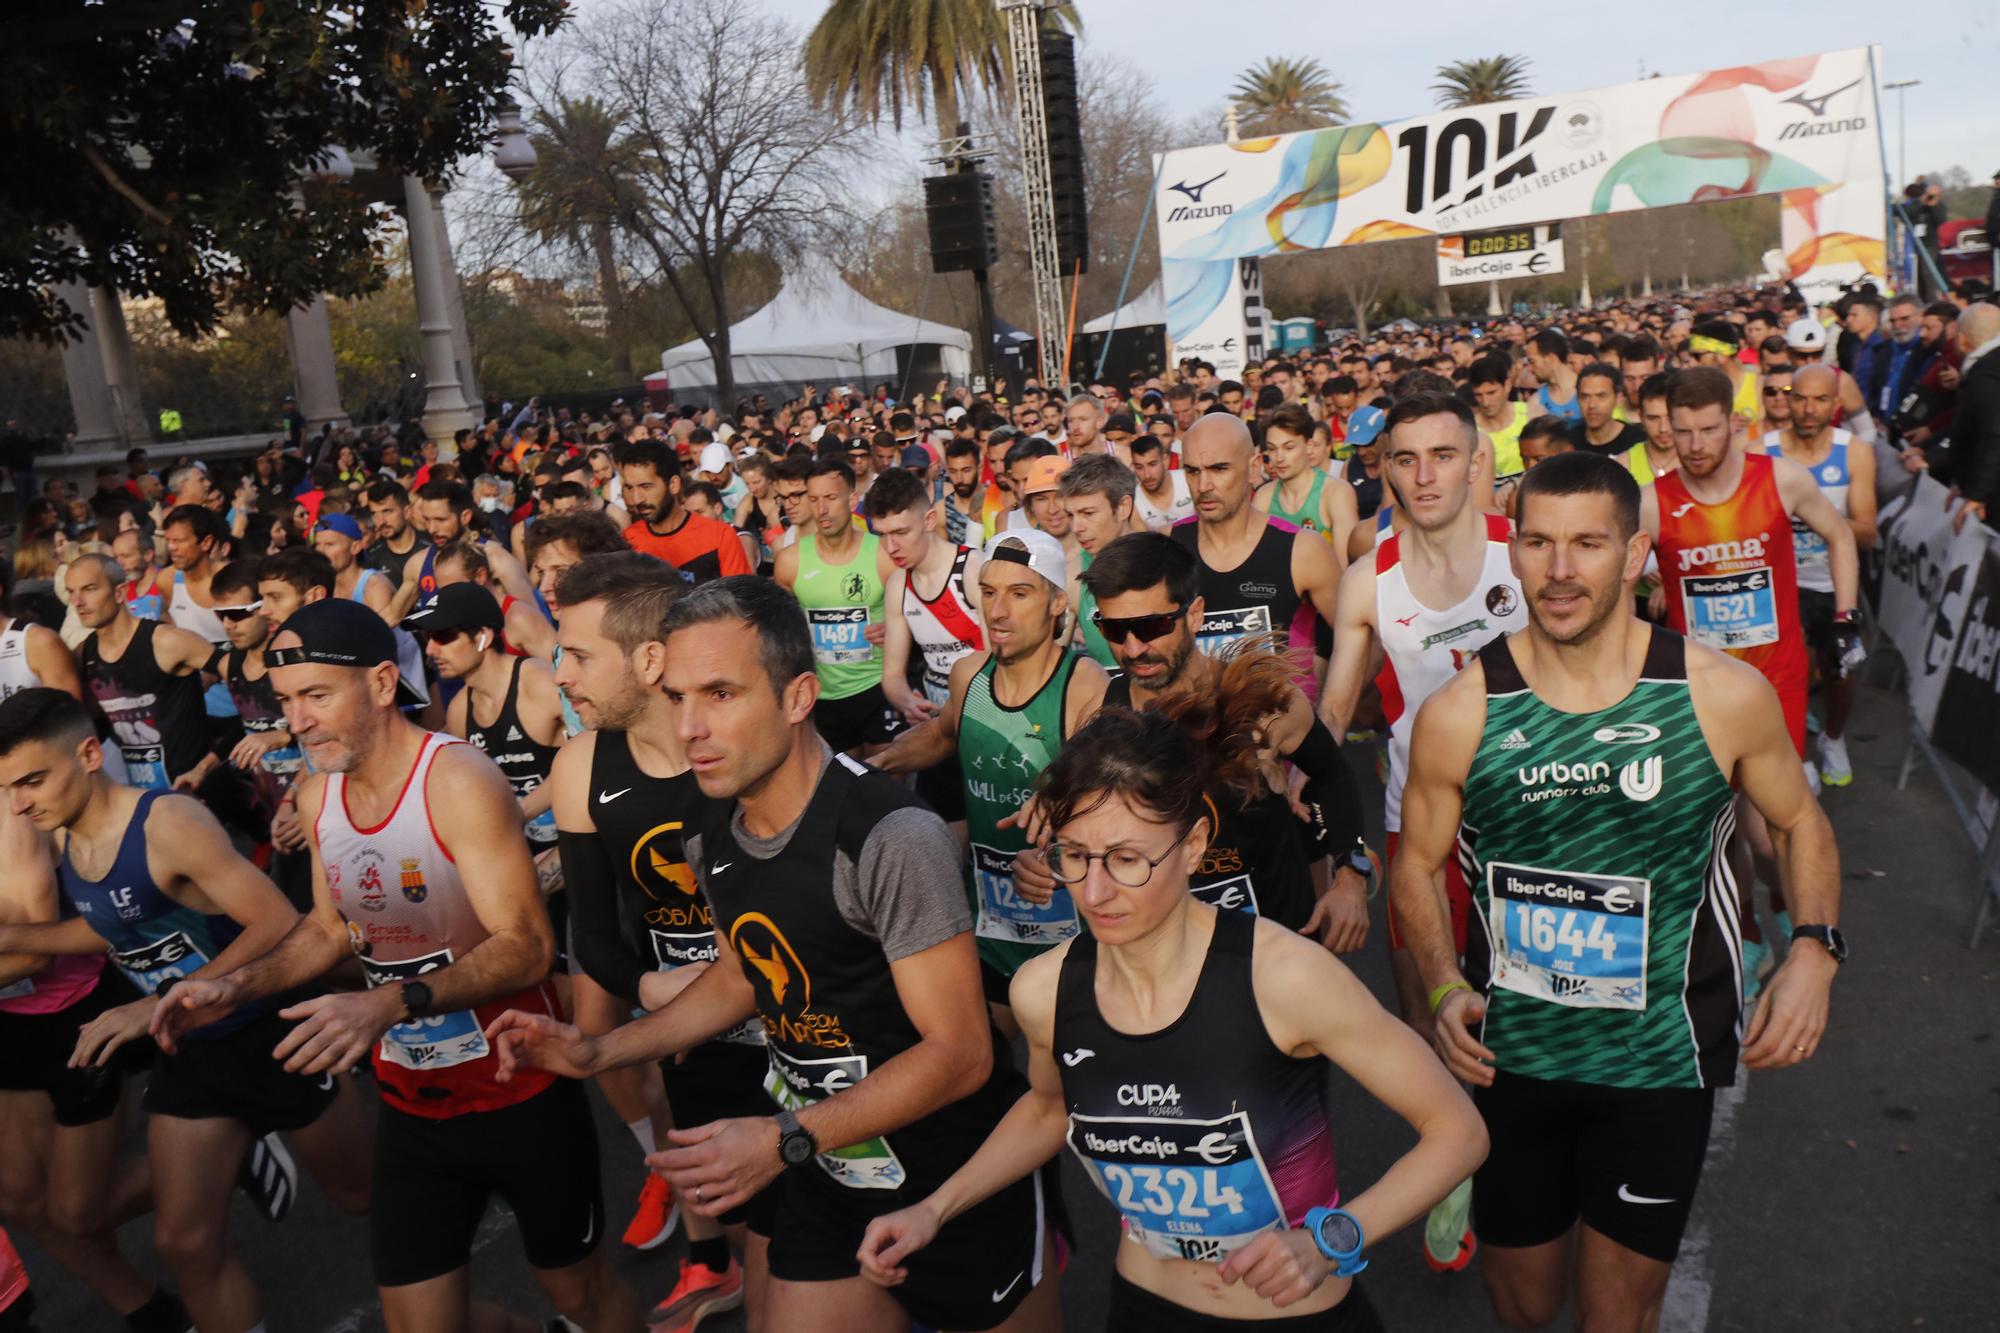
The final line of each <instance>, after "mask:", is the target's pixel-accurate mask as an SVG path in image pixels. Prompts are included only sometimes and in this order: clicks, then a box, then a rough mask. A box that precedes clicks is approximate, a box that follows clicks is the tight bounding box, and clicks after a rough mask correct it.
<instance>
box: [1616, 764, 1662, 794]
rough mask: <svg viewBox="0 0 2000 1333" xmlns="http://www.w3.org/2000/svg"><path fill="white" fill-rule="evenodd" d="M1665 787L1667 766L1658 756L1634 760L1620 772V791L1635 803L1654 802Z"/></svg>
mask: <svg viewBox="0 0 2000 1333" xmlns="http://www.w3.org/2000/svg"><path fill="white" fill-rule="evenodd" d="M1665 785H1666V766H1665V765H1664V764H1663V763H1661V761H1660V756H1658V755H1656V754H1650V755H1647V756H1646V757H1645V758H1644V759H1634V760H1633V761H1632V762H1631V763H1629V764H1627V765H1625V767H1623V768H1621V769H1619V770H1618V790H1619V791H1622V792H1624V793H1625V794H1626V795H1627V796H1629V797H1630V798H1632V799H1633V800H1635V801H1650V800H1652V799H1653V798H1654V797H1655V796H1658V795H1659V794H1660V789H1661V788H1662V787H1664V786H1665Z"/></svg>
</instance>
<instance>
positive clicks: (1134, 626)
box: [1090, 606, 1187, 643]
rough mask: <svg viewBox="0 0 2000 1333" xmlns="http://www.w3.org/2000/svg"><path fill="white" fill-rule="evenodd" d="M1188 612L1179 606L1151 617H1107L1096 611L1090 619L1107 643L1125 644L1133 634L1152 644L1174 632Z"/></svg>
mask: <svg viewBox="0 0 2000 1333" xmlns="http://www.w3.org/2000/svg"><path fill="white" fill-rule="evenodd" d="M1186 610H1187V608H1186V607H1185V606H1177V607H1175V608H1174V609H1173V610H1171V611H1162V612H1159V613H1156V614H1154V615H1149V616H1107V615H1105V614H1104V613H1103V612H1102V611H1096V612H1092V613H1091V617H1090V618H1091V620H1092V621H1094V622H1095V623H1096V625H1097V631H1098V633H1100V634H1102V635H1103V636H1104V639H1105V642H1107V643H1123V642H1125V640H1126V638H1127V637H1128V636H1130V635H1133V634H1136V635H1138V636H1139V637H1140V638H1142V639H1145V640H1147V641H1148V642H1150V641H1152V640H1154V639H1158V638H1163V637H1165V636H1166V635H1167V634H1168V633H1170V632H1172V630H1173V628H1174V626H1175V625H1177V624H1179V623H1180V619H1181V615H1182V613H1183V612H1185V611H1186Z"/></svg>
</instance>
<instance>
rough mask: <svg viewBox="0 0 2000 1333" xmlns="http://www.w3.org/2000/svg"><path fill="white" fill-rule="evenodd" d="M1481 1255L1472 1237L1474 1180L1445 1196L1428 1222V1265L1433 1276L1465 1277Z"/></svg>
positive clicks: (1463, 1181) (1425, 1251)
mask: <svg viewBox="0 0 2000 1333" xmlns="http://www.w3.org/2000/svg"><path fill="white" fill-rule="evenodd" d="M1477 1253H1479V1238H1478V1237H1477V1236H1475V1235H1473V1234H1472V1179H1471V1177H1469V1176H1468V1177H1467V1178H1466V1179H1464V1180H1461V1181H1459V1182H1458V1188H1457V1189H1455V1190H1453V1191H1452V1192H1451V1193H1449V1194H1447V1195H1445V1196H1444V1198H1443V1199H1442V1200H1440V1201H1439V1202H1438V1205H1437V1207H1435V1208H1433V1209H1431V1211H1430V1216H1428V1217H1426V1218H1425V1219H1424V1262H1425V1263H1427V1264H1429V1265H1430V1269H1431V1271H1432V1272H1433V1273H1462V1272H1464V1271H1465V1267H1466V1265H1467V1264H1470V1263H1471V1262H1472V1256H1473V1255H1475V1254H1477Z"/></svg>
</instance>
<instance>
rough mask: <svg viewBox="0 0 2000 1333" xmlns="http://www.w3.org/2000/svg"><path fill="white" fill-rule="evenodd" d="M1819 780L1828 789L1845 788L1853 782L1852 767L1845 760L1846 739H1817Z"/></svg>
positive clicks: (1843, 737)
mask: <svg viewBox="0 0 2000 1333" xmlns="http://www.w3.org/2000/svg"><path fill="white" fill-rule="evenodd" d="M1819 780H1820V781H1821V782H1824V783H1825V784H1826V785H1827V786H1829V787H1845V786H1847V785H1848V784H1849V783H1851V782H1853V781H1854V765H1853V764H1851V763H1849V762H1848V759H1847V737H1845V736H1821V737H1820V738H1819Z"/></svg>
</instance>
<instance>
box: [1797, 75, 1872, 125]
mask: <svg viewBox="0 0 2000 1333" xmlns="http://www.w3.org/2000/svg"><path fill="white" fill-rule="evenodd" d="M1860 82H1861V80H1859V79H1856V80H1855V81H1854V82H1853V83H1843V84H1841V85H1840V86H1839V87H1838V88H1835V89H1834V90H1833V91H1832V92H1825V93H1821V94H1820V95H1819V96H1817V97H1808V96H1806V92H1805V89H1803V88H1801V89H1800V90H1799V91H1798V92H1795V93H1793V94H1792V95H1791V96H1790V97H1787V98H1784V99H1783V100H1784V101H1786V102H1789V103H1791V104H1792V105H1793V106H1802V107H1804V108H1805V109H1806V110H1808V111H1810V112H1812V113H1813V115H1815V116H1824V115H1825V114H1826V104H1827V103H1828V102H1829V101H1831V100H1832V99H1833V98H1836V97H1838V96H1840V95H1841V94H1842V93H1844V92H1846V91H1847V90H1848V89H1849V88H1852V87H1855V86H1856V85H1857V84H1859V83H1860Z"/></svg>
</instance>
